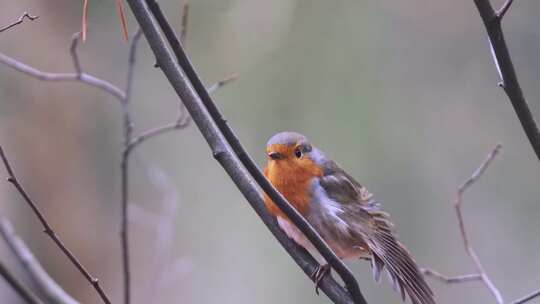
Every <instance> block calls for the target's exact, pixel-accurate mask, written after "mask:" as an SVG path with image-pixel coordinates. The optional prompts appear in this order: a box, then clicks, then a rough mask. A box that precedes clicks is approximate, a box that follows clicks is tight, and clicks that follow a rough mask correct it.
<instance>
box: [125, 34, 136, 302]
mask: <svg viewBox="0 0 540 304" xmlns="http://www.w3.org/2000/svg"><path fill="white" fill-rule="evenodd" d="M140 37H141V30H140V29H138V30H137V32H136V33H135V35H134V36H133V39H132V40H131V46H130V51H129V60H128V72H127V83H126V94H125V98H124V99H122V102H121V105H122V112H123V122H124V124H123V125H124V150H123V152H122V161H121V164H120V166H121V168H120V170H121V184H122V186H121V187H122V192H121V193H122V194H121V195H122V197H121V203H122V206H121V208H122V219H121V223H120V237H121V243H122V270H123V280H124V303H126V304H128V303H131V299H130V297H131V283H130V282H131V271H130V264H129V235H128V233H129V230H128V201H129V179H128V178H129V155H130V151H131V149H130V144H131V140H132V139H131V138H132V134H133V126H132V122H131V115H130V112H129V107H130V101H131V91H132V88H133V85H132V83H133V71H134V69H135V56H136V52H137V44H138V42H139V39H140Z"/></svg>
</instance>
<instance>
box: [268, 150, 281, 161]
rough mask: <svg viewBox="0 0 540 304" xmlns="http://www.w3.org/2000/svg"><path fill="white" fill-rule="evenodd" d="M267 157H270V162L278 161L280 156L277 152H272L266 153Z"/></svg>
mask: <svg viewBox="0 0 540 304" xmlns="http://www.w3.org/2000/svg"><path fill="white" fill-rule="evenodd" d="M268 157H270V159H272V160H278V159H281V154H280V153H279V152H275V151H272V152H270V153H268Z"/></svg>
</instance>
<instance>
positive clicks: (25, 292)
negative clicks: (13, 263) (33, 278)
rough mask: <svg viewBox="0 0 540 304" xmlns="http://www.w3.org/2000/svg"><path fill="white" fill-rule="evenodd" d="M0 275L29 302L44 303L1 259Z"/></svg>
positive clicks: (32, 303) (33, 303) (34, 303)
mask: <svg viewBox="0 0 540 304" xmlns="http://www.w3.org/2000/svg"><path fill="white" fill-rule="evenodd" d="M0 276H2V277H3V278H4V280H6V282H7V283H8V284H9V285H10V286H11V288H13V290H15V292H17V294H18V295H19V296H20V297H21V298H23V299H24V300H25V301H26V302H27V303H29V304H43V301H41V300H40V299H39V298H38V297H37V296H36V295H35V294H34V293H33V292H32V290H30V289H29V288H28V287H26V286H24V285H23V283H22V282H20V281H19V280H18V279H17V278H16V277H15V276H14V275H13V274H12V273H11V272H10V271H9V270H8V269H7V268H6V266H5V265H4V263H3V262H1V261H0Z"/></svg>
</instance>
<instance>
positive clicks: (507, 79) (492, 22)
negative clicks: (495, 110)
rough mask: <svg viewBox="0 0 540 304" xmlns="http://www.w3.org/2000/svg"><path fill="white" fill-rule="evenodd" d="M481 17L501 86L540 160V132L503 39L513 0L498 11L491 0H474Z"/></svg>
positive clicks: (508, 1)
mask: <svg viewBox="0 0 540 304" xmlns="http://www.w3.org/2000/svg"><path fill="white" fill-rule="evenodd" d="M474 3H475V4H476V7H477V9H478V12H479V13H480V17H481V18H482V21H483V22H484V26H485V28H486V31H487V34H488V40H489V44H490V48H491V51H492V55H493V60H494V61H495V66H496V67H497V70H498V71H499V74H500V75H499V76H500V77H501V82H500V83H499V86H501V87H502V88H503V89H504V92H505V93H506V95H507V96H508V98H509V99H510V102H511V103H512V106H513V107H514V111H515V112H516V114H517V116H518V119H519V121H520V123H521V126H522V127H523V130H524V131H525V134H526V135H527V137H528V139H529V142H530V143H531V146H532V148H533V150H534V152H535V153H536V157H537V158H538V159H539V160H540V132H539V131H538V126H537V124H536V121H535V120H534V117H533V115H532V113H531V110H530V109H529V106H528V105H527V101H526V100H525V97H524V96H523V91H522V90H521V86H520V85H519V82H518V79H517V75H516V71H515V69H514V64H513V63H512V59H511V57H510V52H509V51H508V47H507V45H506V41H505V40H504V35H503V31H502V27H501V21H502V18H503V17H504V15H505V14H506V12H507V11H508V9H509V8H510V6H511V5H512V3H513V1H512V0H506V2H505V4H504V5H503V6H502V8H501V9H500V10H499V11H498V12H495V11H494V10H493V7H492V6H491V3H490V2H489V0H474Z"/></svg>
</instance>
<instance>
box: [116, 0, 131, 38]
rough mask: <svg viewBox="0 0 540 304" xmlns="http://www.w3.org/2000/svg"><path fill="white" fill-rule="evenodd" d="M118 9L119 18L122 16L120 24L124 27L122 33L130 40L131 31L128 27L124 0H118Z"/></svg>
mask: <svg viewBox="0 0 540 304" xmlns="http://www.w3.org/2000/svg"><path fill="white" fill-rule="evenodd" d="M116 11H117V13H118V18H120V26H121V27H122V34H123V35H124V39H125V40H126V41H128V39H129V33H128V28H127V22H126V16H125V14H124V0H116Z"/></svg>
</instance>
